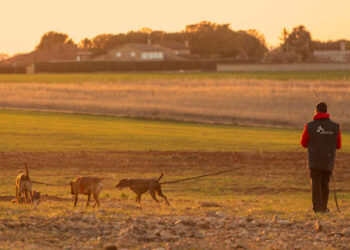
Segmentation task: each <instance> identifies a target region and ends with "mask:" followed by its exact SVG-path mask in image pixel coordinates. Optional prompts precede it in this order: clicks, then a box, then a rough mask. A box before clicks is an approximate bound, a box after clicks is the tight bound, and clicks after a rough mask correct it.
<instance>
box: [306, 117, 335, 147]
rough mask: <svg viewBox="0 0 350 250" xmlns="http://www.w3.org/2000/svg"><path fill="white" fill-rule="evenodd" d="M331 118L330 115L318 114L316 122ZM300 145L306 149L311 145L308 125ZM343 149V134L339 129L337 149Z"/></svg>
mask: <svg viewBox="0 0 350 250" xmlns="http://www.w3.org/2000/svg"><path fill="white" fill-rule="evenodd" d="M327 118H329V114H327V113H317V114H316V115H315V116H314V120H319V119H327ZM300 144H301V146H303V147H304V148H307V147H308V144H309V134H308V132H307V124H306V125H305V127H304V131H303V134H302V136H301V140H300ZM340 148H341V133H340V129H339V133H338V137H337V149H340Z"/></svg>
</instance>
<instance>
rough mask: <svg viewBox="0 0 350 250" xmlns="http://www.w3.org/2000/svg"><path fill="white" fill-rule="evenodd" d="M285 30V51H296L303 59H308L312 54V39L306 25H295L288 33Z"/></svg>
mask: <svg viewBox="0 0 350 250" xmlns="http://www.w3.org/2000/svg"><path fill="white" fill-rule="evenodd" d="M285 32H286V31H285V29H284V30H283V33H282V34H283V37H282V38H283V40H284V42H283V44H282V48H283V51H285V52H295V53H297V54H298V55H300V56H301V58H302V60H303V61H306V60H307V59H309V58H310V56H311V55H312V50H313V49H312V39H311V34H310V32H309V31H307V30H306V28H305V26H303V25H299V26H297V27H295V28H294V29H293V30H292V32H291V33H290V34H288V35H286V34H285Z"/></svg>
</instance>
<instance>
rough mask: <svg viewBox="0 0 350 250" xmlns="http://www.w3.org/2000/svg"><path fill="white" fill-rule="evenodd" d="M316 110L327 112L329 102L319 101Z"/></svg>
mask: <svg viewBox="0 0 350 250" xmlns="http://www.w3.org/2000/svg"><path fill="white" fill-rule="evenodd" d="M316 111H317V112H320V113H327V104H326V103H324V102H319V103H318V104H317V105H316Z"/></svg>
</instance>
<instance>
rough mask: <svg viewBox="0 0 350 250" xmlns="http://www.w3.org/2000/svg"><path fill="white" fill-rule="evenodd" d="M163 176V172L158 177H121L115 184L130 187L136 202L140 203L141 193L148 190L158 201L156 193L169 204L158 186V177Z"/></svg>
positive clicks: (118, 186) (120, 187) (121, 187)
mask: <svg viewBox="0 0 350 250" xmlns="http://www.w3.org/2000/svg"><path fill="white" fill-rule="evenodd" d="M162 177H163V173H162V174H161V175H160V177H159V178H158V179H122V180H120V182H119V183H118V184H117V185H116V186H115V187H116V188H119V189H123V188H127V187H128V188H130V189H131V190H132V191H134V192H135V193H136V195H137V196H136V202H138V203H141V195H142V194H144V193H146V192H147V191H149V192H150V194H151V196H152V198H153V199H154V200H155V201H156V202H157V203H158V199H157V197H156V192H157V194H158V195H159V196H160V197H162V198H164V200H165V202H166V203H167V204H168V205H170V203H169V201H168V199H167V197H166V196H165V195H164V194H163V193H162V189H161V186H160V183H159V181H160V179H161V178H162Z"/></svg>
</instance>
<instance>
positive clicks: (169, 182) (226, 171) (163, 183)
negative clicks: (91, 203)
mask: <svg viewBox="0 0 350 250" xmlns="http://www.w3.org/2000/svg"><path fill="white" fill-rule="evenodd" d="M242 168H246V166H243V167H238V168H231V169H227V170H224V171H219V172H215V173H210V174H203V175H198V176H194V177H189V178H184V179H179V180H174V181H165V182H160V183H159V184H161V185H165V184H172V183H178V182H184V181H190V180H195V179H199V178H203V177H207V176H214V175H220V174H224V173H228V172H231V171H234V170H238V169H242ZM104 179H106V178H104ZM31 182H32V183H36V184H41V185H46V186H56V187H62V186H67V185H69V184H49V183H45V182H40V181H34V180H31ZM133 186H144V184H141V185H133ZM104 188H107V189H115V187H104Z"/></svg>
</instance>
